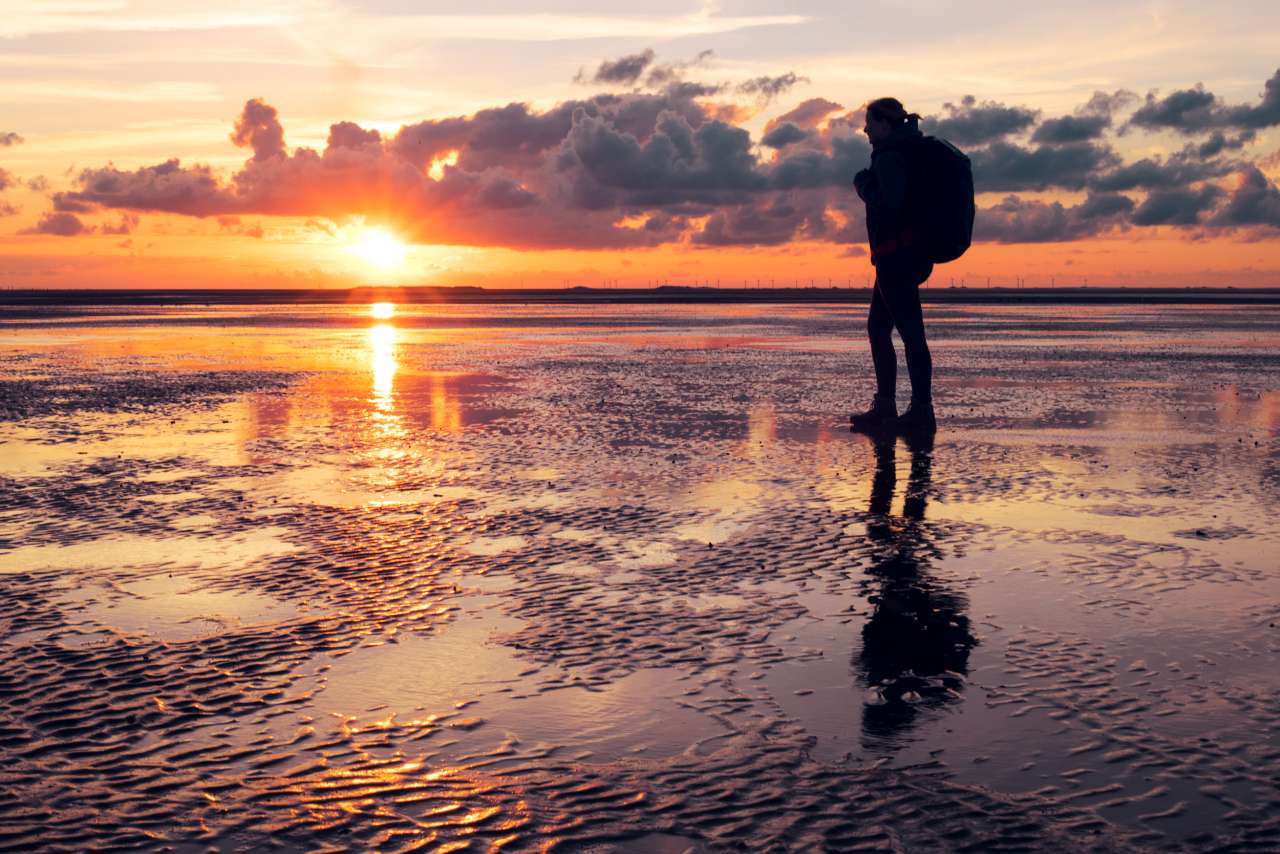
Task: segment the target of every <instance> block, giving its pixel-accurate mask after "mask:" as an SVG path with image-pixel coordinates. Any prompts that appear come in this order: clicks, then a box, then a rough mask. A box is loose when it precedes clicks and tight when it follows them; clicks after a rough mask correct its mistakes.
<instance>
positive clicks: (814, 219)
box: [693, 195, 831, 246]
mask: <svg viewBox="0 0 1280 854" xmlns="http://www.w3.org/2000/svg"><path fill="white" fill-rule="evenodd" d="M830 227H831V223H830V222H829V221H828V219H827V217H826V213H825V206H823V205H821V204H815V203H814V200H813V199H805V198H801V197H790V196H787V195H781V196H778V197H776V198H774V199H773V200H772V201H769V202H767V203H764V204H747V205H738V206H736V207H733V208H729V209H727V210H720V211H717V212H716V213H714V214H712V215H711V217H710V218H709V219H708V220H707V222H706V223H705V225H704V226H703V228H702V230H701V231H699V232H698V233H697V234H695V235H694V236H693V243H694V245H697V246H777V245H779V244H782V243H789V242H791V241H792V240H796V239H809V240H811V239H815V238H820V237H822V236H823V235H824V234H825V232H826V231H827V230H828V229H829V228H830Z"/></svg>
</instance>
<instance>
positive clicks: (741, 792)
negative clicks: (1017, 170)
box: [0, 304, 1280, 852]
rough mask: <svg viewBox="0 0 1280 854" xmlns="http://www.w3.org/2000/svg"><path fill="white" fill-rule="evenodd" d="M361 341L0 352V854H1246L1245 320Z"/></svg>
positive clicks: (1277, 639) (1266, 345) (1252, 700)
mask: <svg viewBox="0 0 1280 854" xmlns="http://www.w3.org/2000/svg"><path fill="white" fill-rule="evenodd" d="M377 314H379V315H381V316H380V317H374V316H373V313H371V311H370V307H369V306H349V307H344V306H320V307H300V306H288V307H270V306H252V307H242V308H234V307H215V308H195V307H185V308H145V309H131V308H128V307H120V306H116V307H104V308H97V309H95V308H70V307H67V308H57V309H48V310H44V311H40V312H32V311H30V310H25V309H24V310H22V311H17V310H11V311H6V310H5V309H4V308H3V307H0V330H2V331H3V335H2V336H0V850H12V851H34V850H44V851H94V850H105V849H113V850H121V849H126V850H155V851H178V852H206V851H218V852H235V851H263V850H280V851H340V850H378V851H417V850H424V851H431V850H439V851H452V850H460V849H464V848H465V849H466V850H477V851H488V850H496V849H501V850H504V851H521V850H546V849H553V850H564V851H592V852H604V851H624V852H684V851H720V850H742V849H751V850H770V851H773V850H778V851H782V850H794V851H816V850H907V851H934V850H973V851H998V850H1020V851H1022V850H1042V851H1112V850H1118V851H1127V850H1136V851H1142V850H1150V851H1169V850H1178V851H1182V850H1185V851H1234V850H1239V851H1259V850H1272V851H1274V850H1277V849H1280V668H1277V666H1276V661H1277V654H1278V653H1280V524H1278V523H1280V307H1267V306H1238V307H1233V306H1143V305H1125V306H1115V305H1111V306H1079V305H1074V306H1071V305H1064V306H965V305H945V306H928V307H927V308H926V318H927V321H928V324H929V333H930V342H931V346H932V349H933V357H934V363H935V366H936V371H937V379H936V397H937V404H938V409H939V416H940V429H939V431H938V433H937V435H936V437H934V439H933V440H932V441H927V440H926V441H920V440H914V441H907V440H905V439H880V440H873V439H871V438H869V437H867V436H863V435H859V434H855V433H851V432H850V431H849V430H848V427H847V426H846V425H847V418H848V414H849V413H850V412H851V411H854V410H855V409H860V408H862V407H863V406H865V404H866V403H867V400H868V398H869V395H870V391H871V379H870V377H871V365H870V358H869V353H868V350H867V346H866V341H865V334H864V324H865V309H864V308H862V307H859V306H855V305H847V304H846V305H830V306H822V305H803V306H799V305H795V306H786V305H696V306H688V305H683V306H660V305H640V306H626V305H617V306H607V305H590V306H573V305H532V306H520V305H508V306H494V305H486V306H429V305H415V306H406V307H384V308H383V309H382V310H381V311H379V312H377ZM899 357H900V358H901V356H899ZM899 373H900V381H901V384H902V385H903V388H902V391H901V392H900V404H899V405H900V407H904V406H905V404H906V396H907V394H906V392H907V390H906V388H905V385H906V374H905V370H901V369H900V372H899Z"/></svg>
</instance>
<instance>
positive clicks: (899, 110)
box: [862, 98, 920, 145]
mask: <svg viewBox="0 0 1280 854" xmlns="http://www.w3.org/2000/svg"><path fill="white" fill-rule="evenodd" d="M866 112H867V121H866V124H865V125H864V126H863V128H862V132H863V133H865V134H866V135H867V139H869V140H871V144H872V145H878V144H879V143H881V142H884V141H885V140H886V139H888V138H889V135H890V134H892V133H893V131H894V129H895V128H899V127H902V126H903V125H905V124H907V123H908V122H912V123H915V122H918V121H920V116H918V115H916V114H915V113H908V112H907V108H906V107H904V106H902V102H901V101H899V100H898V99H897V98H876V99H875V100H874V101H872V102H870V103H869V104H867V107H866Z"/></svg>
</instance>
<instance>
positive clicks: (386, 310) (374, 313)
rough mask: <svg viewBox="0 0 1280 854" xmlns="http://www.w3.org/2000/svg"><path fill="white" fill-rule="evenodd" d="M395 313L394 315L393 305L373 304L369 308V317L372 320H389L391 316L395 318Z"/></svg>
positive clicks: (387, 303) (394, 308) (388, 303)
mask: <svg viewBox="0 0 1280 854" xmlns="http://www.w3.org/2000/svg"><path fill="white" fill-rule="evenodd" d="M395 313H396V307H395V303H390V302H375V303H374V304H372V305H371V306H369V316H370V317H372V318H373V319H374V320H390V319H391V318H392V317H393V316H395Z"/></svg>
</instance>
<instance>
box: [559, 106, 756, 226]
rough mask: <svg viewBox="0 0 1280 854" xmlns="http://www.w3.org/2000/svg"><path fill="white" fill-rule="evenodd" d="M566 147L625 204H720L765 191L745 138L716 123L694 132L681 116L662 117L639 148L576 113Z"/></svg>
mask: <svg viewBox="0 0 1280 854" xmlns="http://www.w3.org/2000/svg"><path fill="white" fill-rule="evenodd" d="M568 144H569V146H570V147H571V148H572V150H573V153H574V154H575V155H576V157H577V160H578V162H579V163H580V164H581V165H582V167H583V169H584V170H585V171H586V172H587V174H588V175H590V177H591V178H592V179H593V180H594V181H596V183H598V184H600V185H601V186H603V187H607V188H612V189H617V190H623V191H627V196H628V199H629V203H630V204H639V205H648V206H656V205H663V204H671V203H673V202H676V201H703V202H717V203H724V202H726V201H729V200H732V199H733V198H734V197H735V196H737V195H739V194H741V193H744V192H750V191H755V190H760V189H763V188H764V186H765V178H764V176H763V175H762V174H761V173H760V172H759V171H758V170H757V168H756V166H757V164H756V160H755V157H754V155H753V154H752V153H751V137H750V135H749V134H748V133H747V132H746V131H745V130H743V129H742V128H738V127H734V126H732V125H728V124H725V123H724V122H720V121H709V122H705V123H703V124H702V125H701V126H699V127H698V128H696V129H695V128H693V127H692V126H691V125H690V124H689V123H688V121H687V120H686V119H685V118H684V117H683V116H680V115H678V114H676V113H663V114H662V115H660V116H659V117H658V123H657V126H656V129H655V131H654V133H653V134H652V135H651V136H650V137H649V138H648V140H646V141H644V142H641V141H640V140H638V139H637V138H636V137H635V136H633V135H631V134H629V133H622V132H620V131H618V130H617V129H616V128H615V127H613V126H612V125H611V124H610V123H609V122H608V121H607V120H605V119H604V118H602V117H598V116H588V115H586V113H585V112H582V113H578V114H576V115H575V116H574V125H573V129H572V130H571V131H570V133H569V139H568Z"/></svg>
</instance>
